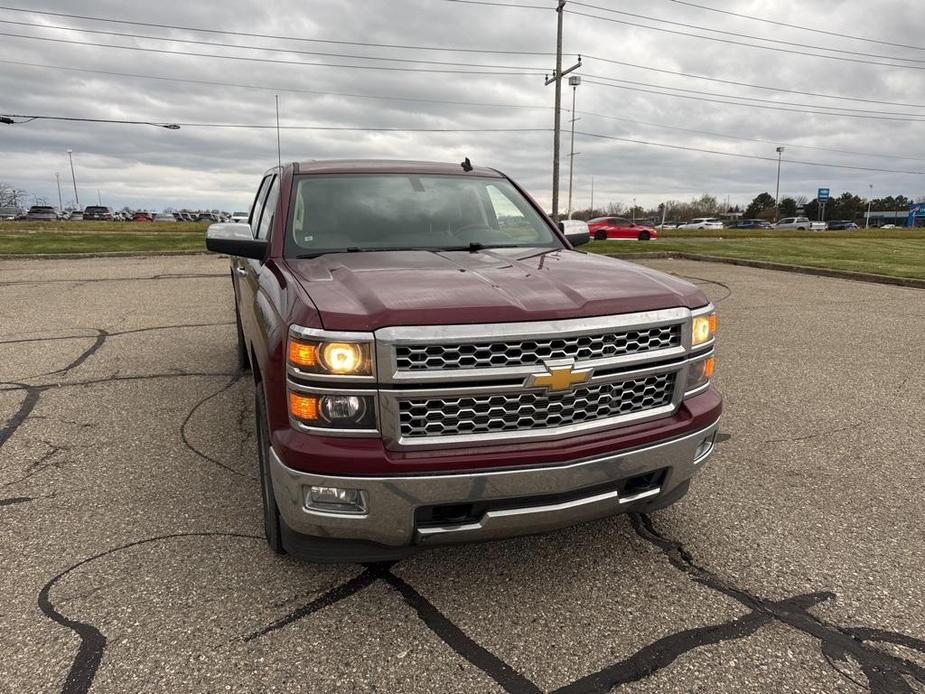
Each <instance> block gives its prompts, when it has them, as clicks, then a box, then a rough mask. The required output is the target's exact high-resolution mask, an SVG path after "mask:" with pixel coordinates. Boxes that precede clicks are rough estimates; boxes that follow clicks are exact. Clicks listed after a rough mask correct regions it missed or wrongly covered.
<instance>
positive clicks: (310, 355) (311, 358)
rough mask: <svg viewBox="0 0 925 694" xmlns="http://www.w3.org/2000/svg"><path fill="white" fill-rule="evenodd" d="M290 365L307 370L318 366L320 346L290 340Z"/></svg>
mask: <svg viewBox="0 0 925 694" xmlns="http://www.w3.org/2000/svg"><path fill="white" fill-rule="evenodd" d="M289 363H290V364H295V365H296V366H303V367H306V368H314V367H316V366H318V345H317V344H315V343H312V342H299V341H298V340H292V339H290V340H289Z"/></svg>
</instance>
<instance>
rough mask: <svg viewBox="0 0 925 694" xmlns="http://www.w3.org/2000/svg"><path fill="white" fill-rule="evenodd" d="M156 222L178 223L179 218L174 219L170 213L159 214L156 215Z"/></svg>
mask: <svg viewBox="0 0 925 694" xmlns="http://www.w3.org/2000/svg"><path fill="white" fill-rule="evenodd" d="M154 221H155V222H176V221H177V218H176V217H174V216H173V215H172V214H171V213H170V212H158V213H157V214H156V215H154Z"/></svg>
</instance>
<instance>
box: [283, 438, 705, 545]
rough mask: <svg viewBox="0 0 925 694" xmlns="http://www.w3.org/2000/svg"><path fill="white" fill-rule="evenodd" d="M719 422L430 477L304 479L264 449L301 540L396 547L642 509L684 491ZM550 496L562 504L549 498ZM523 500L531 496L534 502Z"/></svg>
mask: <svg viewBox="0 0 925 694" xmlns="http://www.w3.org/2000/svg"><path fill="white" fill-rule="evenodd" d="M717 426H718V421H714V422H713V423H712V424H710V425H709V426H707V427H706V428H702V429H699V430H698V431H696V432H693V433H689V434H686V435H684V436H680V437H678V438H674V439H670V440H668V441H663V442H659V443H656V444H652V445H648V446H645V447H640V448H634V449H629V450H621V451H616V452H613V453H609V454H607V455H601V456H596V457H593V458H589V459H583V460H576V461H572V462H569V463H565V464H560V465H554V466H544V467H528V468H514V469H505V470H491V471H477V472H468V473H450V474H430V475H407V476H403V475H393V476H388V477H353V476H351V477H347V476H335V475H321V474H311V473H305V472H300V471H297V470H293V469H291V468H289V467H287V466H286V465H285V464H284V463H283V461H282V460H280V458H279V456H278V455H277V454H276V452H275V451H274V450H273V449H272V448H271V449H270V474H271V477H272V480H273V489H274V492H275V495H276V502H277V505H278V506H279V511H280V515H281V517H282V520H283V521H284V522H285V525H286V526H288V530H291V531H292V532H293V533H296V534H299V535H304V536H310V537H313V538H324V539H326V540H330V539H338V540H348V541H349V540H354V541H362V542H365V543H376V544H377V545H385V546H387V547H393V548H402V547H409V546H415V545H437V544H447V543H453V542H469V541H480V540H491V539H496V538H502V537H509V536H514V535H524V534H532V533H539V532H544V531H548V530H553V529H555V528H561V527H565V526H568V525H572V524H575V523H581V522H584V521H589V520H594V519H596V518H602V517H605V516H610V515H613V514H616V513H621V512H623V511H628V510H633V509H634V508H639V506H640V504H643V503H644V504H653V505H655V504H657V503H658V501H659V500H660V499H665V501H666V502H668V501H669V500H674V499H675V498H676V497H677V496H679V495H677V494H675V496H672V495H673V494H674V493H675V492H677V491H678V490H679V488H681V487H682V485H683V486H685V487H686V484H687V483H688V481H689V480H690V478H691V477H692V476H693V475H694V473H695V472H696V471H697V469H698V468H699V467H701V466H702V463H703V461H704V460H705V459H706V458H707V457H708V456H709V455H710V453H712V451H713V441H714V437H715V435H716V430H717ZM698 448H699V449H700V451H699V453H698ZM655 471H663V474H662V475H661V476H660V478H659V483H658V485H657V486H655V487H652V488H649V489H644V490H631V491H630V492H626V491H625V490H621V489H617V488H616V486H618V485H619V483H620V482H621V481H622V480H627V479H631V478H637V477H640V476H644V475H645V474H646V473H652V472H655ZM312 485H315V486H324V487H342V488H349V489H360V490H363V492H365V495H366V498H367V500H368V501H367V509H366V513H364V514H362V515H352V514H338V513H329V512H319V511H315V510H311V509H308V508H306V507H305V504H304V498H305V488H307V487H310V486H312ZM608 487H609V488H608ZM582 490H587V494H582ZM555 496H558V497H561V499H563V500H556V499H554V498H552V499H551V497H555ZM530 497H538V500H537V501H536V503H534V504H531V503H530ZM499 500H501V501H499ZM483 502H486V509H487V510H485V511H484V512H483V513H481V514H480V515H479V517H478V518H473V519H469V520H466V521H465V522H458V523H444V524H439V523H437V524H435V523H432V522H430V523H427V524H422V523H419V522H418V521H417V520H416V510H417V509H419V508H421V507H433V506H442V505H450V504H452V505H457V504H474V505H478V504H482V503H483Z"/></svg>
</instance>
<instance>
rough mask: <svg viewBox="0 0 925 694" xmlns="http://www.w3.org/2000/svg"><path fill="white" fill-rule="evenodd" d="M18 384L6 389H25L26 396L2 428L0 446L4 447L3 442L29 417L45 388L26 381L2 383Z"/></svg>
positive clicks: (6, 384) (7, 384)
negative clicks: (31, 384)
mask: <svg viewBox="0 0 925 694" xmlns="http://www.w3.org/2000/svg"><path fill="white" fill-rule="evenodd" d="M10 385H11V386H16V388H15V389H14V388H10V389H4V390H24V391H26V397H25V398H23V401H22V402H21V403H20V405H19V409H18V410H16V412H14V413H13V416H12V417H10V418H9V419H8V420H7V421H6V424H4V425H3V427H2V428H0V448H3V444H5V443H6V442H7V441H9V440H10V437H11V436H12V435H13V434H15V433H16V430H17V429H18V428H19V427H20V426H21V425H22V423H23V422H25V421H26V420H27V419H28V418H29V414H30V413H31V412H32V410H33V409H34V408H35V405H36V404H37V403H38V401H39V396H41V394H42V391H43V390H44V388H42V387H40V386H30V385H28V384H26V383H15V382H10V383H0V386H10Z"/></svg>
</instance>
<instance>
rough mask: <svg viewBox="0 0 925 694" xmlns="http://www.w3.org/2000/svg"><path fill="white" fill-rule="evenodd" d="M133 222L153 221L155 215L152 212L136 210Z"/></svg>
mask: <svg viewBox="0 0 925 694" xmlns="http://www.w3.org/2000/svg"><path fill="white" fill-rule="evenodd" d="M132 221H133V222H153V221H154V215H153V214H151V213H150V212H136V213H134V214H133V215H132Z"/></svg>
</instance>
